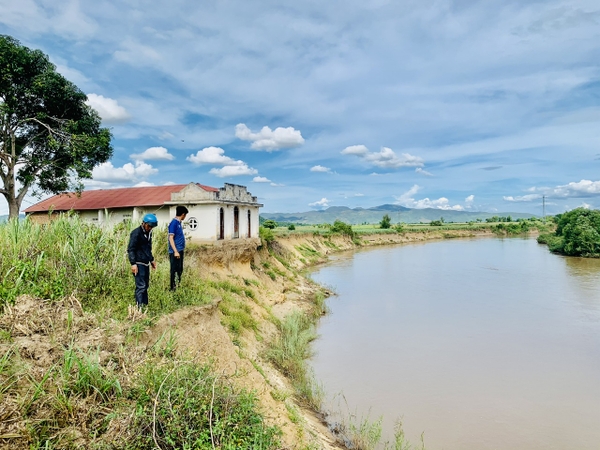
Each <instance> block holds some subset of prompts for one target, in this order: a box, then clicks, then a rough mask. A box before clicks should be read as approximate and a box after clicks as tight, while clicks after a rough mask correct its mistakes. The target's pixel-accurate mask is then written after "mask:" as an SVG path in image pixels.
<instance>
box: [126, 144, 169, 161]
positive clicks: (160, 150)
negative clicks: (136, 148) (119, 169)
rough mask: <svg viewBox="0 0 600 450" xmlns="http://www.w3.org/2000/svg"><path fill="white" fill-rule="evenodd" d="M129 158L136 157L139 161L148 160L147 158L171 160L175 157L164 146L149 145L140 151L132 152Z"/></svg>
mask: <svg viewBox="0 0 600 450" xmlns="http://www.w3.org/2000/svg"><path fill="white" fill-rule="evenodd" d="M130 158H131V159H136V160H140V161H148V160H165V161H172V160H174V159H175V156H173V155H172V154H170V153H169V150H167V149H166V148H164V147H150V148H148V149H146V150H144V151H143V152H142V153H134V154H133V155H131V156H130Z"/></svg>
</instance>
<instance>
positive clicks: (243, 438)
mask: <svg viewBox="0 0 600 450" xmlns="http://www.w3.org/2000/svg"><path fill="white" fill-rule="evenodd" d="M130 396H131V398H132V399H133V400H135V402H136V404H137V406H136V409H135V411H136V413H135V418H134V420H133V423H132V425H131V429H130V433H129V436H127V440H126V441H124V442H123V443H122V445H123V446H122V448H124V449H146V448H162V449H185V448H188V449H205V448H206V449H210V448H220V449H231V450H233V449H258V450H260V449H275V448H279V446H280V440H279V436H280V434H281V431H280V430H279V429H278V428H276V427H271V426H267V425H266V424H265V423H264V419H263V418H262V415H261V414H260V411H259V410H258V402H257V399H256V396H255V395H254V394H253V393H252V392H248V391H245V390H236V389H235V388H233V387H232V383H231V380H229V379H228V378H226V377H220V376H217V375H215V374H214V371H213V370H212V369H211V368H210V366H206V365H205V366H202V365H198V364H197V363H195V362H193V361H186V360H182V361H173V362H171V363H169V364H167V365H164V366H160V367H156V366H154V365H147V366H146V367H144V368H143V369H142V371H141V374H140V378H139V382H138V384H137V386H136V387H135V389H134V390H132V391H131V392H130Z"/></svg>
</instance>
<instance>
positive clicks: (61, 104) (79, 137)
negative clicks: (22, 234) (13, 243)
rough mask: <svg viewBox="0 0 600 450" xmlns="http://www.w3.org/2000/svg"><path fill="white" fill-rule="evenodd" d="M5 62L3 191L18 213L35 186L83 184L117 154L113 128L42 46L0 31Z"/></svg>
mask: <svg viewBox="0 0 600 450" xmlns="http://www.w3.org/2000/svg"><path fill="white" fill-rule="evenodd" d="M0 67H2V76H1V77H0V99H2V100H1V101H0V179H1V180H2V188H0V193H2V194H3V195H4V197H5V198H6V201H7V202H8V206H9V216H10V217H12V218H16V217H18V215H19V210H20V209H21V203H22V201H23V198H24V197H25V194H26V193H27V192H28V191H29V189H30V188H34V187H35V188H36V189H37V190H38V191H39V192H51V193H55V194H56V193H59V192H64V191H67V190H69V189H73V188H75V189H81V188H82V185H81V183H80V180H81V179H85V178H91V176H92V169H93V168H94V167H95V166H96V165H98V164H100V163H103V162H106V161H108V159H109V158H110V157H111V155H112V147H111V145H110V140H111V134H110V131H109V130H108V129H107V128H101V127H100V122H101V119H100V116H99V115H98V113H97V112H96V111H94V110H93V109H92V108H91V107H90V106H88V105H87V104H86V100H87V96H86V94H84V93H83V92H82V91H81V90H80V89H78V88H77V87H76V86H75V85H74V84H73V83H71V82H69V81H67V80H66V79H65V78H64V77H63V76H62V75H60V74H59V73H58V72H57V71H56V67H55V66H54V64H52V63H51V62H50V60H49V59H48V57H47V56H46V55H44V54H43V53H42V52H41V51H39V50H31V49H29V48H27V47H24V46H22V45H21V44H20V43H19V41H17V40H15V39H13V38H11V37H9V36H0ZM73 178H74V179H75V182H73V181H72V179H73ZM17 181H18V183H17ZM19 185H20V187H19Z"/></svg>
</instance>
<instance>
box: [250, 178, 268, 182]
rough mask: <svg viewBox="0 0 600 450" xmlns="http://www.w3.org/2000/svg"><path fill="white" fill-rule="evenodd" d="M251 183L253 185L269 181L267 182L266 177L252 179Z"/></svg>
mask: <svg viewBox="0 0 600 450" xmlns="http://www.w3.org/2000/svg"><path fill="white" fill-rule="evenodd" d="M252 181H253V182H254V183H270V182H271V180H269V179H268V178H267V177H254V178H252Z"/></svg>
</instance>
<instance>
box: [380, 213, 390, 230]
mask: <svg viewBox="0 0 600 450" xmlns="http://www.w3.org/2000/svg"><path fill="white" fill-rule="evenodd" d="M379 226H380V227H381V228H383V229H388V228H390V227H391V226H392V218H391V217H390V215H389V214H385V215H384V216H383V218H382V219H381V222H379Z"/></svg>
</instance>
